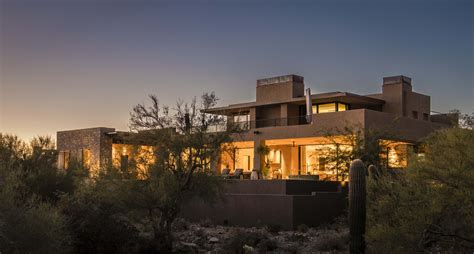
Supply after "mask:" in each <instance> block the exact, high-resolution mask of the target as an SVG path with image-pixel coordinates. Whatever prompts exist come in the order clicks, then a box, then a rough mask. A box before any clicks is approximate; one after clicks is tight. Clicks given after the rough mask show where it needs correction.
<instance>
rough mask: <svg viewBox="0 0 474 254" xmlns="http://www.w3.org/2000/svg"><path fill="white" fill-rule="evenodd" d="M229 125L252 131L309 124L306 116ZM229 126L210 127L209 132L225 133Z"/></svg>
mask: <svg viewBox="0 0 474 254" xmlns="http://www.w3.org/2000/svg"><path fill="white" fill-rule="evenodd" d="M228 124H234V125H236V126H237V127H238V128H239V129H240V130H244V131H245V130H250V129H257V128H265V127H279V126H291V125H304V124H309V122H308V121H307V119H306V116H296V117H286V118H272V119H258V120H255V121H243V122H233V123H228ZM228 124H222V125H216V126H210V127H209V132H219V131H225V130H226V129H227V125H228Z"/></svg>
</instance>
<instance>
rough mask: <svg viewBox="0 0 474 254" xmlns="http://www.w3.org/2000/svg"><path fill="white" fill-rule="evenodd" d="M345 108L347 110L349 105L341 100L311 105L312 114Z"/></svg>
mask: <svg viewBox="0 0 474 254" xmlns="http://www.w3.org/2000/svg"><path fill="white" fill-rule="evenodd" d="M346 110H349V105H347V104H345V103H341V102H331V103H324V104H317V105H314V106H313V114H320V113H331V112H338V111H346Z"/></svg>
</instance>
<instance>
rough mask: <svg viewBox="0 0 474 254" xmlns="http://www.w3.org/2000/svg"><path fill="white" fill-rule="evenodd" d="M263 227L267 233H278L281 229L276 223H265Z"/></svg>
mask: <svg viewBox="0 0 474 254" xmlns="http://www.w3.org/2000/svg"><path fill="white" fill-rule="evenodd" d="M265 229H266V231H267V232H268V233H272V234H278V232H280V231H281V229H282V227H281V226H280V225H278V224H267V225H265Z"/></svg>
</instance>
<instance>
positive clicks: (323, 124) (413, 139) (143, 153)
mask: <svg viewBox="0 0 474 254" xmlns="http://www.w3.org/2000/svg"><path fill="white" fill-rule="evenodd" d="M304 86H305V84H304V79H303V77H301V76H297V75H287V76H280V77H274V78H267V79H260V80H257V86H256V101H254V102H248V103H240V104H233V105H229V106H225V107H219V108H212V109H209V110H208V111H207V113H209V114H216V115H220V116H222V117H224V118H225V119H227V124H226V125H224V126H215V127H216V128H215V129H214V130H213V131H220V130H222V128H226V127H229V126H230V125H232V126H234V127H235V126H236V125H237V126H240V127H241V128H239V129H240V130H243V131H239V132H238V133H235V134H234V138H233V142H232V143H231V144H226V145H228V147H230V148H231V149H223V150H224V152H222V154H221V155H220V156H219V157H218V158H210V161H212V163H209V164H208V165H209V169H211V170H215V171H216V172H217V173H220V174H222V175H226V178H227V176H230V178H238V179H249V178H251V177H250V175H251V171H253V170H255V172H263V178H264V179H265V180H261V179H259V180H254V181H246V180H243V181H242V180H227V181H226V184H227V185H226V186H227V187H226V189H225V191H224V193H223V194H224V199H222V200H221V201H218V202H217V203H215V204H214V205H212V206H210V205H209V204H207V203H204V202H202V201H200V200H193V201H190V202H188V203H186V204H183V205H184V208H183V209H182V212H181V216H183V217H184V218H187V219H189V220H194V221H199V220H202V219H206V218H207V219H210V220H211V221H213V222H214V223H218V224H228V225H241V226H259V225H280V226H282V227H283V228H295V227H297V226H298V225H300V224H305V225H307V226H318V225H321V224H324V223H329V222H331V220H333V219H334V218H335V217H337V216H340V215H342V214H344V211H345V209H346V207H347V192H346V190H347V189H346V188H345V184H343V181H345V180H346V178H345V177H344V175H343V174H342V173H341V172H347V167H348V163H349V161H346V162H345V163H339V160H337V159H336V160H335V161H334V160H331V159H330V158H334V155H336V158H337V156H340V154H345V153H348V152H349V153H350V151H351V149H353V147H354V143H351V140H354V136H356V135H355V134H357V133H358V136H359V137H358V138H359V140H362V141H366V140H368V138H369V136H370V135H372V134H373V133H376V132H378V133H379V134H380V133H381V134H382V136H380V137H381V139H380V140H381V142H382V146H383V149H380V150H379V151H380V153H381V154H380V157H381V158H382V159H383V160H384V166H385V167H388V168H404V167H406V166H407V164H408V163H409V161H408V151H409V150H410V149H412V148H413V151H414V152H418V153H422V149H419V148H418V145H419V143H420V141H421V140H422V139H423V137H425V136H427V135H428V134H430V133H431V132H433V131H435V130H437V129H440V128H447V127H450V126H452V125H454V124H456V122H457V115H455V114H436V115H432V114H431V113H430V112H431V108H430V103H431V102H430V97H429V96H427V95H423V94H420V93H416V92H414V91H413V87H412V82H411V79H410V78H408V77H405V76H394V77H386V78H384V79H383V84H382V92H381V93H378V94H370V95H357V94H353V93H348V92H329V93H322V94H311V93H310V91H306V92H305V87H304ZM131 135H134V134H133V133H130V132H120V131H116V130H115V129H113V128H90V129H80V130H71V131H59V132H58V133H57V148H58V150H59V160H58V164H59V167H60V168H64V169H67V168H68V166H69V163H70V162H71V161H73V160H74V161H78V162H80V163H82V165H83V166H84V167H86V168H89V172H90V173H91V174H92V175H93V174H95V173H97V169H99V168H102V167H105V166H107V165H111V164H112V165H114V166H117V167H121V168H127V167H128V166H129V162H131V161H135V162H140V161H144V162H149V161H150V160H152V159H153V152H154V150H153V149H154V148H153V147H152V146H147V145H146V144H142V145H131V144H130V143H128V142H127V140H128V139H127V137H129V136H131ZM262 148H264V149H262ZM262 151H264V152H262ZM135 165H136V166H137V168H138V169H139V171H141V170H143V171H144V170H145V169H146V165H144V164H140V163H136V164H135ZM211 165H212V166H211ZM344 169H345V170H344ZM144 173H145V172H144ZM255 175H256V174H255V173H254V176H255ZM267 179H271V180H267ZM321 180H323V181H321Z"/></svg>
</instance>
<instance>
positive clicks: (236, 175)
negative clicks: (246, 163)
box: [232, 168, 244, 179]
mask: <svg viewBox="0 0 474 254" xmlns="http://www.w3.org/2000/svg"><path fill="white" fill-rule="evenodd" d="M243 172H244V170H243V169H241V168H236V169H235V171H234V173H233V174H232V178H234V179H244V173H243Z"/></svg>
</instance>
